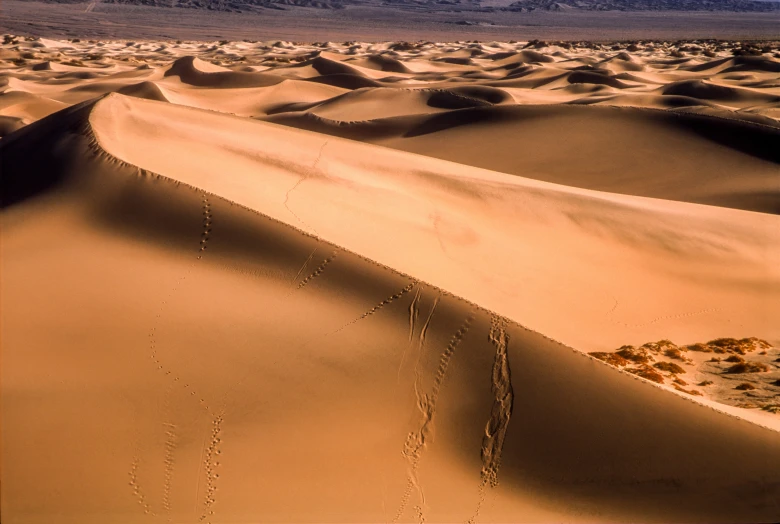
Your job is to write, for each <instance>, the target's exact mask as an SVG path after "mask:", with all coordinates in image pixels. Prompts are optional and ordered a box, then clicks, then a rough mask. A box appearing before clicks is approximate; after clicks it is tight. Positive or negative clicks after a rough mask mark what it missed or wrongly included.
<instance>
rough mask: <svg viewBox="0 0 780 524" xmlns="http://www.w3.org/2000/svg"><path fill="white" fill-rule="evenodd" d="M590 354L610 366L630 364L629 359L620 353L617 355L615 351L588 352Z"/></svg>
mask: <svg viewBox="0 0 780 524" xmlns="http://www.w3.org/2000/svg"><path fill="white" fill-rule="evenodd" d="M588 355H590V356H592V357H595V358H597V359H599V360H601V361H603V362H606V363H607V364H609V365H610V366H615V367H623V366H627V365H628V360H626V359H624V358H623V357H621V356H620V355H616V354H615V353H605V352H600V351H597V352H594V353H588Z"/></svg>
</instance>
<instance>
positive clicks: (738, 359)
mask: <svg viewBox="0 0 780 524" xmlns="http://www.w3.org/2000/svg"><path fill="white" fill-rule="evenodd" d="M744 361H745V359H744V358H742V357H740V356H739V355H731V356H730V357H729V358H727V359H726V362H744Z"/></svg>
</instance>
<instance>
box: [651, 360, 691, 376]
mask: <svg viewBox="0 0 780 524" xmlns="http://www.w3.org/2000/svg"><path fill="white" fill-rule="evenodd" d="M653 366H654V367H655V368H656V369H660V370H661V371H666V372H667V373H672V374H680V373H685V370H684V369H683V368H681V367H680V366H678V365H677V364H674V363H672V362H656V363H655V364H653Z"/></svg>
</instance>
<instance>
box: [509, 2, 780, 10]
mask: <svg viewBox="0 0 780 524" xmlns="http://www.w3.org/2000/svg"><path fill="white" fill-rule="evenodd" d="M506 9H507V10H508V11H533V10H536V9H544V10H546V11H563V10H568V9H578V10H584V11H729V12H735V13H739V12H767V11H777V10H780V2H765V1H755V0H520V1H518V2H513V3H512V4H511V5H510V6H509V7H507V8H506Z"/></svg>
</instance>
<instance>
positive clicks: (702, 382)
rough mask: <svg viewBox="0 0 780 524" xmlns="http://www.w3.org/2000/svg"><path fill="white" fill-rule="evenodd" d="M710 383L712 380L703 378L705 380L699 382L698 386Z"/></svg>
mask: <svg viewBox="0 0 780 524" xmlns="http://www.w3.org/2000/svg"><path fill="white" fill-rule="evenodd" d="M710 384H713V382H712V381H711V380H703V381H701V382H699V383H698V384H696V385H697V386H709V385H710Z"/></svg>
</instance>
